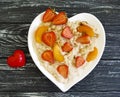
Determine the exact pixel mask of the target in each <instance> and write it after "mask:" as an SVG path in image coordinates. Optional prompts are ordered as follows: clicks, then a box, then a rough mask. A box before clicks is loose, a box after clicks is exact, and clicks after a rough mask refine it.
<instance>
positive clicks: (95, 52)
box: [86, 47, 98, 62]
mask: <svg viewBox="0 0 120 97" xmlns="http://www.w3.org/2000/svg"><path fill="white" fill-rule="evenodd" d="M97 55H98V49H97V48H96V47H94V50H93V51H91V52H89V53H88V55H87V58H86V60H87V62H90V61H92V60H94V59H95V58H96V57H97Z"/></svg>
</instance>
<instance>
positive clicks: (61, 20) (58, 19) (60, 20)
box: [52, 12, 68, 25]
mask: <svg viewBox="0 0 120 97" xmlns="http://www.w3.org/2000/svg"><path fill="white" fill-rule="evenodd" d="M67 20H68V18H67V15H66V13H65V12H59V13H58V14H57V15H56V16H55V17H54V19H53V21H52V23H53V24H54V25H61V24H65V23H67Z"/></svg>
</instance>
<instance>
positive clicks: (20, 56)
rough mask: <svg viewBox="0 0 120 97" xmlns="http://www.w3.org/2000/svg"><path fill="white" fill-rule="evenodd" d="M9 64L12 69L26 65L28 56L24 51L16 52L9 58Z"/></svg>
mask: <svg viewBox="0 0 120 97" xmlns="http://www.w3.org/2000/svg"><path fill="white" fill-rule="evenodd" d="M7 64H8V65H9V66H10V67H13V68H18V67H22V66H24V65H25V64H26V56H25V54H24V52H23V51H22V50H15V51H14V53H13V54H12V55H11V56H9V57H8V58H7Z"/></svg>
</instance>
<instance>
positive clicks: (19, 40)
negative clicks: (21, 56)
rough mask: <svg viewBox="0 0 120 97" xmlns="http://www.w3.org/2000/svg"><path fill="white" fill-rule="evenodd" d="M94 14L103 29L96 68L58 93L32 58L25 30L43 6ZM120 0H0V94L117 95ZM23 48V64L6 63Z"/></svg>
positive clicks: (69, 12) (119, 90)
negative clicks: (103, 41) (100, 56)
mask: <svg viewBox="0 0 120 97" xmlns="http://www.w3.org/2000/svg"><path fill="white" fill-rule="evenodd" d="M48 7H52V8H55V9H56V10H57V11H66V13H67V15H68V17H71V16H73V15H76V14H78V13H81V12H89V13H92V14H94V15H95V16H97V17H98V18H99V19H100V21H101V22H102V23H103V25H104V27H105V31H106V47H105V51H104V54H103V56H102V58H101V60H100V62H99V64H98V65H97V66H96V68H95V69H94V70H93V71H92V72H91V73H90V74H89V75H88V76H87V77H86V78H85V79H83V80H82V81H81V82H79V83H77V84H76V85H75V86H73V87H72V88H71V89H70V90H69V91H68V92H66V93H62V92H61V91H60V90H59V89H58V88H57V87H56V86H55V85H54V84H53V83H52V82H51V81H49V80H48V79H47V78H46V77H45V76H44V75H43V74H42V73H41V72H40V71H39V70H38V68H37V67H36V66H35V64H34V62H33V61H32V59H31V57H30V54H29V51H28V46H27V34H28V29H29V26H30V24H31V22H32V20H33V19H34V18H35V17H36V16H37V15H38V14H39V13H41V12H43V11H44V10H45V9H46V8H48ZM119 37H120V0H0V97H30V96H32V97H120V49H119V48H120V43H119V42H120V38H119ZM16 49H22V50H24V52H25V54H26V57H27V64H26V66H25V67H22V68H18V69H14V68H10V67H8V65H7V63H6V59H7V57H8V56H9V55H11V54H12V53H13V51H14V50H16Z"/></svg>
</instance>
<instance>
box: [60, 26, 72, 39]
mask: <svg viewBox="0 0 120 97" xmlns="http://www.w3.org/2000/svg"><path fill="white" fill-rule="evenodd" d="M61 35H62V36H63V37H64V38H68V39H70V38H72V37H73V34H72V31H71V29H70V27H69V26H66V27H65V28H64V29H63V31H62V33H61Z"/></svg>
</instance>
